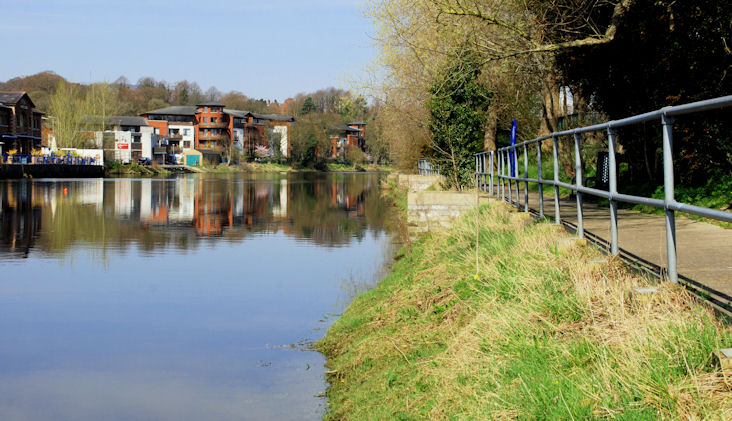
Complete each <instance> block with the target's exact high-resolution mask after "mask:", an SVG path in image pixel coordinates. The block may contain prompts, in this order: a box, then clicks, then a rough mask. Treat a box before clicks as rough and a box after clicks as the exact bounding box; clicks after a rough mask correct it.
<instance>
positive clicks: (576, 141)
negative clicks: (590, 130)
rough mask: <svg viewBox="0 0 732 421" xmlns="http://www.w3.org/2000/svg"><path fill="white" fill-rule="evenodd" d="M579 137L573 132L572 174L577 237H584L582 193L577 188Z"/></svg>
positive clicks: (580, 174) (578, 179) (579, 177)
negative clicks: (574, 189) (573, 177)
mask: <svg viewBox="0 0 732 421" xmlns="http://www.w3.org/2000/svg"><path fill="white" fill-rule="evenodd" d="M580 137H581V135H580V134H579V133H575V134H574V174H575V186H576V188H577V191H576V192H575V193H576V196H577V237H579V238H584V237H585V227H584V221H583V220H582V216H583V212H582V193H581V192H580V191H579V188H580V187H581V186H582V153H581V151H580Z"/></svg>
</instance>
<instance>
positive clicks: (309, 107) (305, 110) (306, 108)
mask: <svg viewBox="0 0 732 421" xmlns="http://www.w3.org/2000/svg"><path fill="white" fill-rule="evenodd" d="M316 109H317V107H316V106H315V102H314V101H313V97H311V96H309V97H307V98H305V102H303V104H302V109H301V110H300V115H308V114H310V113H312V112H314V111H315V110H316Z"/></svg>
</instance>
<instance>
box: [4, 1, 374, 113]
mask: <svg viewBox="0 0 732 421" xmlns="http://www.w3.org/2000/svg"><path fill="white" fill-rule="evenodd" d="M0 12H1V13H0V15H1V16H2V18H0V36H1V37H2V39H5V40H12V41H13V45H12V46H11V45H6V47H10V54H8V55H5V57H7V58H10V60H3V62H2V63H0V80H2V81H5V80H8V79H10V78H13V77H16V76H25V75H30V74H33V73H37V72H40V71H44V70H53V71H55V72H56V73H58V74H60V75H61V76H64V77H65V78H67V79H70V80H72V81H74V82H82V83H88V82H90V81H101V80H107V81H109V82H112V81H114V80H115V79H117V78H118V77H119V76H125V77H127V78H128V79H129V80H130V81H131V82H132V83H135V82H136V81H137V80H138V79H139V78H140V77H143V76H151V77H153V78H155V79H157V80H160V79H163V80H165V81H167V82H169V83H174V82H177V81H179V80H183V79H187V80H189V81H195V82H198V84H199V85H200V86H201V89H203V90H204V91H205V90H206V89H208V88H209V87H211V86H215V87H216V88H218V89H219V90H220V91H222V92H227V91H230V90H238V91H241V92H243V93H244V94H246V95H248V96H250V97H254V98H265V99H278V100H283V99H285V98H287V97H290V96H294V95H295V94H297V93H298V92H311V91H314V90H317V89H319V88H325V87H329V86H335V87H343V88H348V87H349V86H347V84H346V81H347V80H348V79H349V78H350V77H351V76H352V75H354V74H358V73H359V72H360V71H361V70H362V69H363V67H364V66H365V65H366V64H367V63H368V62H369V61H371V60H372V59H373V57H374V55H375V51H374V49H373V47H372V41H371V39H370V38H369V34H371V33H372V30H371V24H370V22H369V21H368V20H367V19H365V18H364V17H363V16H362V13H361V8H360V1H357V0H260V1H252V0H239V1H235V0H223V1H218V0H211V1H204V0H199V1H188V0H177V1H174V0H147V1H142V0H119V1H107V0H96V1H94V0H67V1H52V0H0Z"/></svg>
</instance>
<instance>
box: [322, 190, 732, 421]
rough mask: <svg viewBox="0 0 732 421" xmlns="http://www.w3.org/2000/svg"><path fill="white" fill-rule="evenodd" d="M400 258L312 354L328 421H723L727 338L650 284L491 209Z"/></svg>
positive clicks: (680, 297) (715, 324) (546, 227)
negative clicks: (638, 294)
mask: <svg viewBox="0 0 732 421" xmlns="http://www.w3.org/2000/svg"><path fill="white" fill-rule="evenodd" d="M476 212H479V215H478V216H479V221H480V222H479V224H480V225H479V227H478V228H479V235H480V250H479V252H480V253H479V266H480V272H479V276H478V279H475V277H474V274H475V255H474V254H473V253H472V252H469V251H472V250H474V249H473V247H474V244H475V231H476V227H475V222H474V221H475V215H474V214H470V215H466V216H465V217H463V218H462V219H460V220H459V221H457V222H456V223H455V224H454V225H453V227H452V228H451V229H450V230H449V231H446V232H444V233H441V234H432V235H429V236H425V237H423V238H421V239H420V240H418V241H416V242H415V243H413V244H412V245H411V248H409V249H405V250H403V251H402V252H401V253H403V255H404V257H402V258H400V259H399V260H398V261H397V262H396V263H395V264H394V267H393V271H392V273H391V274H390V275H389V276H388V277H386V278H385V279H383V280H382V281H381V283H380V284H379V286H378V287H377V288H376V289H374V290H372V291H369V292H367V293H365V294H363V295H362V296H360V297H359V298H357V299H356V300H355V301H354V302H353V303H352V304H351V306H350V307H349V308H348V310H347V311H346V312H345V313H344V314H343V316H342V317H341V319H340V320H338V321H337V322H336V323H335V324H334V325H333V326H332V328H331V329H330V331H329V332H328V334H327V335H326V337H325V338H324V339H323V340H322V341H320V342H319V343H318V345H317V346H318V348H319V349H320V350H321V351H322V352H323V353H324V354H325V355H326V356H327V358H328V366H329V368H330V369H331V370H332V371H330V373H332V374H329V378H328V380H329V381H330V387H329V389H328V394H327V395H328V398H329V410H328V412H327V413H326V415H325V417H326V418H327V419H426V418H437V419H516V418H519V419H587V418H618V419H633V420H635V419H656V418H670V419H689V418H692V419H696V418H711V419H729V417H730V416H732V389H730V387H729V386H728V385H726V384H725V382H724V379H723V377H722V375H721V372H720V370H719V368H718V367H717V366H716V365H715V361H714V358H713V356H712V351H713V350H715V349H719V348H724V347H729V346H732V329H730V327H729V326H727V325H724V324H722V323H721V322H719V321H718V320H717V319H716V318H715V316H714V315H713V314H712V313H711V311H710V310H709V309H708V308H706V307H705V306H703V305H701V304H699V303H698V302H697V301H696V299H695V298H694V297H692V296H691V295H690V294H689V293H687V292H686V291H685V290H684V289H683V288H681V287H679V286H677V285H671V284H664V285H662V286H661V287H660V292H659V293H657V294H655V295H653V296H652V297H651V298H650V299H649V300H646V301H639V300H634V298H633V296H632V295H630V294H629V291H632V290H633V289H634V288H636V287H639V286H645V285H649V284H650V283H651V282H652V281H650V280H648V279H645V278H643V277H641V276H639V275H637V274H635V273H632V272H630V271H628V270H627V269H626V268H625V267H624V266H623V265H622V264H620V263H619V262H617V261H614V260H611V261H610V262H609V263H607V264H604V265H589V264H587V262H588V261H590V260H594V259H597V258H598V253H597V252H596V251H595V250H594V249H592V248H590V247H577V248H570V249H569V250H559V249H557V247H556V239H557V238H558V237H561V236H563V235H566V234H565V233H564V232H563V231H561V230H560V229H559V228H557V227H555V226H553V225H551V224H546V223H536V224H531V225H528V226H521V225H520V224H519V223H517V222H511V221H512V219H511V218H510V213H511V212H512V210H510V209H509V208H508V207H507V206H504V205H502V204H492V205H488V206H483V207H481V208H480V209H478V210H477V211H476Z"/></svg>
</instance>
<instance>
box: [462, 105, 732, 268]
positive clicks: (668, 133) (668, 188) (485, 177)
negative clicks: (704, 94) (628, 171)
mask: <svg viewBox="0 0 732 421" xmlns="http://www.w3.org/2000/svg"><path fill="white" fill-rule="evenodd" d="M731 105H732V95H730V96H725V97H720V98H714V99H710V100H706V101H700V102H694V103H691V104H685V105H678V106H673V107H665V108H661V109H660V110H656V111H652V112H648V113H645V114H640V115H636V116H632V117H628V118H624V119H622V120H616V121H610V122H606V123H602V124H595V125H592V126H588V127H582V128H577V129H572V130H565V131H561V132H555V133H552V134H550V135H547V136H543V137H539V138H536V139H532V140H527V141H525V142H521V143H518V144H516V145H513V146H507V147H504V148H499V149H498V150H496V151H486V152H481V153H478V154H476V155H475V165H476V172H475V177H476V184H477V185H478V186H479V188H480V189H481V190H483V191H486V190H487V191H488V193H490V194H494V191H495V194H496V195H497V196H500V197H501V199H503V200H506V199H507V200H508V202H509V203H512V202H513V196H514V192H513V188H514V187H515V198H516V206H517V207H519V208H520V207H521V203H520V197H519V184H520V183H521V182H523V183H524V204H523V210H524V212H528V211H529V183H537V184H538V187H539V217H541V218H543V217H544V186H545V185H549V186H553V187H554V197H555V198H557V199H558V198H559V188H560V187H564V188H567V189H570V190H572V191H573V192H574V193H575V194H576V200H577V226H576V230H577V235H578V237H580V238H584V237H585V232H584V227H583V220H582V214H583V195H585V194H589V195H593V196H597V197H602V198H605V199H607V200H608V201H609V203H610V206H609V207H610V216H609V219H610V237H611V238H610V252H611V254H613V255H618V253H619V247H618V202H625V203H633V204H640V205H647V206H652V207H655V208H660V209H664V210H665V213H666V215H665V218H666V259H667V260H666V261H667V267H666V276H667V277H668V280H669V281H671V282H678V278H679V275H678V272H677V262H676V246H677V244H676V214H675V212H684V213H690V214H694V215H699V216H702V217H705V218H710V219H715V220H718V221H725V222H732V213H729V212H724V211H720V210H715V209H709V208H704V207H700V206H694V205H689V204H685V203H679V202H677V201H676V200H675V199H674V166H673V123H674V121H673V117H674V116H679V115H683V114H690V113H695V112H702V111H707V110H712V109H719V108H723V107H728V106H731ZM659 119H660V122H661V127H662V134H663V181H664V184H663V186H664V199H663V200H660V199H654V198H649V197H642V196H633V195H627V194H621V193H618V182H617V162H616V152H617V151H616V129H618V128H621V127H626V126H631V125H634V124H639V123H645V122H648V121H653V120H659ZM598 131H607V136H608V150H607V161H606V163H607V177H608V183H607V190H604V189H598V188H591V187H587V186H584V185H583V184H584V180H583V178H582V168H583V167H582V154H581V152H582V149H581V140H582V139H581V138H582V134H584V133H590V132H598ZM565 136H572V138H573V141H574V165H575V181H574V184H570V183H564V182H561V181H559V158H558V149H559V140H560V138H562V137H565ZM549 139H551V140H552V158H553V167H554V177H553V179H544V178H543V176H542V149H541V145H542V142H543V141H545V140H549ZM533 145H536V151H537V152H536V154H537V166H538V176H537V178H535V179H534V178H529V173H528V168H529V146H533ZM521 150H523V170H524V171H523V177H519V176H518V169H519V168H518V167H519V166H518V155H519V152H520V151H521ZM511 152H514V153H513V154H511ZM510 156H513V160H514V162H513V165H511V163H510V162H509V161H510V159H511V158H510ZM598 165H599V164H598ZM510 169H514V171H513V172H514V174H510ZM514 183H515V185H513V184H514ZM494 187H495V189H494ZM595 187H597V186H595ZM559 211H560V204H559V200H554V221H555V223H557V224H560V223H561V216H560V212H559Z"/></svg>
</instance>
